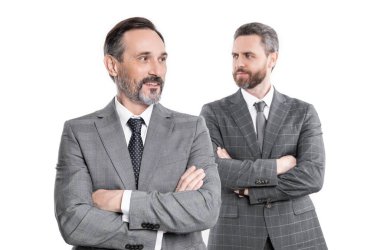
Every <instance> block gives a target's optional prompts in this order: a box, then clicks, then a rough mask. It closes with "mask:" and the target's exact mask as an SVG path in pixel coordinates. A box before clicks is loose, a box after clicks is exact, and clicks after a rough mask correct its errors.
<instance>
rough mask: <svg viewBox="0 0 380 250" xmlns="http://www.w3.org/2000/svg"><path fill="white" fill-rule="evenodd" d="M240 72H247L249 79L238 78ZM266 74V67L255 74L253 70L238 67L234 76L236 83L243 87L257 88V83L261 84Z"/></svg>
mask: <svg viewBox="0 0 380 250" xmlns="http://www.w3.org/2000/svg"><path fill="white" fill-rule="evenodd" d="M238 72H244V73H247V74H248V76H249V77H248V79H247V80H244V79H238V78H237V73H238ZM266 75H267V74H266V70H265V68H263V69H261V70H260V71H258V72H257V73H255V74H253V73H252V72H251V71H248V70H244V69H238V70H236V71H235V72H234V73H233V77H234V80H235V82H236V84H237V85H238V86H239V87H240V88H242V89H253V88H255V87H256V86H257V85H259V84H260V83H262V82H263V80H264V79H265V77H266Z"/></svg>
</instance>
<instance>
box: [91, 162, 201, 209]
mask: <svg viewBox="0 0 380 250" xmlns="http://www.w3.org/2000/svg"><path fill="white" fill-rule="evenodd" d="M205 177H206V174H205V172H204V170H203V169H202V168H199V169H197V167H196V166H191V167H189V168H188V169H187V170H186V171H185V173H183V175H182V176H181V178H180V179H179V181H178V184H177V187H176V190H175V191H176V192H182V191H195V190H198V189H199V188H201V187H202V185H203V179H204V178H205ZM123 193H124V190H105V189H98V190H96V191H95V192H93V193H92V200H93V202H94V205H95V206H96V207H97V208H99V209H102V210H106V211H110V212H116V213H121V212H122V211H121V200H122V198H123Z"/></svg>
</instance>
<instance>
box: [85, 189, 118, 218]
mask: <svg viewBox="0 0 380 250" xmlns="http://www.w3.org/2000/svg"><path fill="white" fill-rule="evenodd" d="M123 193H124V190H105V189H99V190H96V191H95V192H93V193H92V201H93V202H94V205H95V206H96V207H97V208H100V209H102V210H106V211H110V212H117V213H120V212H121V199H122V198H123Z"/></svg>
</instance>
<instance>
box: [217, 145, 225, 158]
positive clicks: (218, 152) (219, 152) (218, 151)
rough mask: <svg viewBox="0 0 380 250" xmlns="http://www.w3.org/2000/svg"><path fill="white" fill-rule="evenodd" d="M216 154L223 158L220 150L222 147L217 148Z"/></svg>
mask: <svg viewBox="0 0 380 250" xmlns="http://www.w3.org/2000/svg"><path fill="white" fill-rule="evenodd" d="M216 154H217V155H218V157H219V158H223V152H222V149H221V148H220V147H218V148H217V150H216Z"/></svg>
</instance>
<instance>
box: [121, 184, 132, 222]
mask: <svg viewBox="0 0 380 250" xmlns="http://www.w3.org/2000/svg"><path fill="white" fill-rule="evenodd" d="M131 195H132V190H124V193H123V198H121V211H122V212H123V216H122V220H123V221H124V222H129V219H128V218H129V207H130V204H131Z"/></svg>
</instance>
